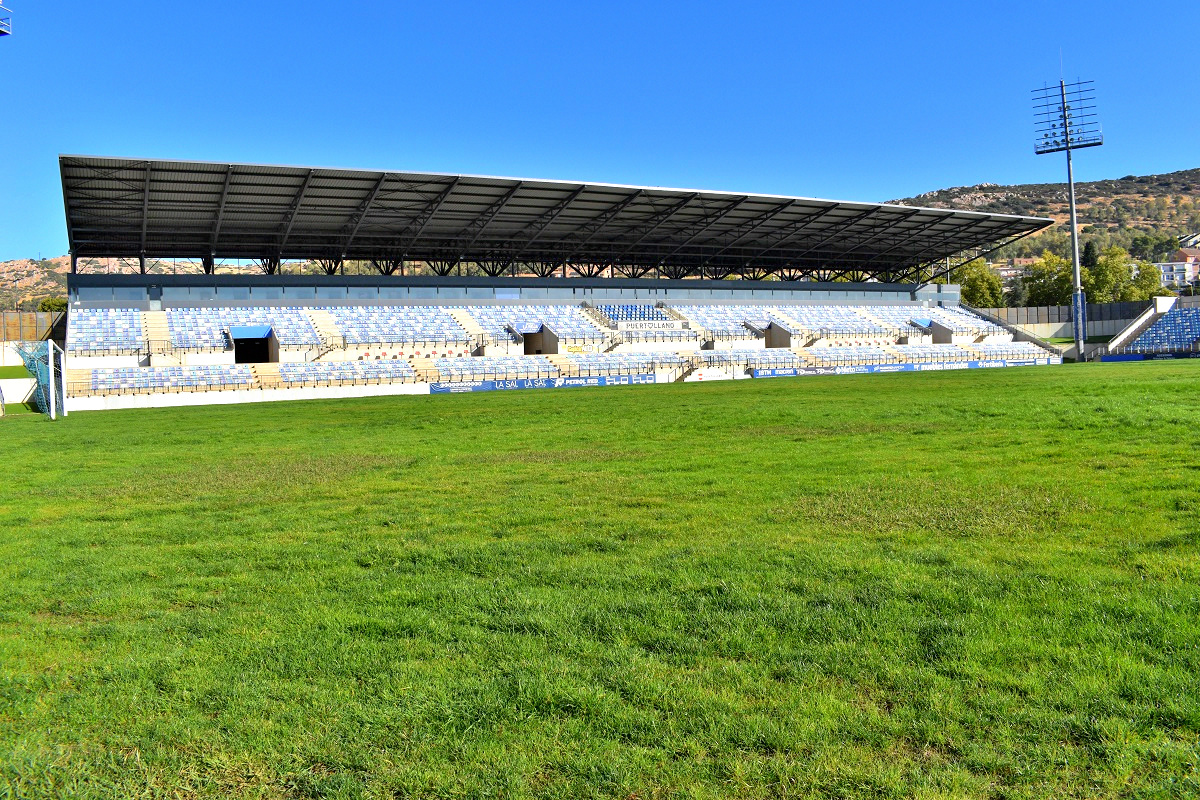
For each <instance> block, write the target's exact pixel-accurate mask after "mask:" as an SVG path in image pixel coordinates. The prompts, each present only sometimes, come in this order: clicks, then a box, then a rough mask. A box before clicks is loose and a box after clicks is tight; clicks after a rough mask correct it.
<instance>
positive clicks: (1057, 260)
mask: <svg viewBox="0 0 1200 800" xmlns="http://www.w3.org/2000/svg"><path fill="white" fill-rule="evenodd" d="M1072 283H1073V281H1072V278H1071V262H1070V261H1068V260H1067V259H1065V258H1063V257H1062V256H1058V255H1055V254H1054V253H1051V252H1050V251H1049V250H1046V251H1043V252H1042V257H1041V258H1039V259H1038V260H1037V261H1035V262H1033V264H1031V265H1030V266H1029V272H1028V274H1026V276H1025V288H1026V290H1027V291H1028V293H1029V294H1028V302H1029V305H1031V306H1065V305H1069V304H1070V302H1071V287H1072Z"/></svg>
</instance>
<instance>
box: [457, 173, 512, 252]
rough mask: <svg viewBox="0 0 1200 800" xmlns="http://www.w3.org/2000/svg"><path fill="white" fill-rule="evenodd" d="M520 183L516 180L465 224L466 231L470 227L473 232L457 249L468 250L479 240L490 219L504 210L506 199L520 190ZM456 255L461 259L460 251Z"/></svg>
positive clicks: (506, 203)
mask: <svg viewBox="0 0 1200 800" xmlns="http://www.w3.org/2000/svg"><path fill="white" fill-rule="evenodd" d="M522 185H523V184H522V182H521V181H517V183H516V185H514V186H513V187H512V188H511V189H509V190H508V191H507V192H505V193H504V194H503V195H501V196H500V197H498V198H496V200H495V202H493V203H492V204H491V205H490V206H488V207H487V208H485V209H484V210H483V213H482V214H480V215H479V216H478V217H476V218H475V219H473V220H471V222H470V224H469V225H467V232H469V233H470V232H471V231H472V229H474V232H473V233H471V238H470V240H469V241H467V242H466V244H464V245H462V246H461V247H459V250H469V249H471V247H473V246H474V245H475V242H477V241H479V237H480V236H482V235H483V231H484V229H486V228H487V226H488V225H490V224H491V223H492V220H494V219H495V218H496V215H497V214H499V213H500V212H501V211H503V210H504V207H505V206H506V205H508V201H509V200H512V199H513V195H515V194H516V193H517V192H518V191H520V189H521V186H522ZM458 257H459V258H460V259H461V258H463V257H464V256H463V254H462V253H460V254H459V256H458Z"/></svg>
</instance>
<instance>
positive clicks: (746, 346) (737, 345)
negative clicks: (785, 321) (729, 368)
mask: <svg viewBox="0 0 1200 800" xmlns="http://www.w3.org/2000/svg"><path fill="white" fill-rule="evenodd" d="M766 346H767V340H766V339H760V338H758V337H757V336H756V337H754V338H753V339H714V340H713V343H712V347H711V348H709V349H712V350H761V349H764V348H766Z"/></svg>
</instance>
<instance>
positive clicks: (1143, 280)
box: [1121, 261, 1171, 300]
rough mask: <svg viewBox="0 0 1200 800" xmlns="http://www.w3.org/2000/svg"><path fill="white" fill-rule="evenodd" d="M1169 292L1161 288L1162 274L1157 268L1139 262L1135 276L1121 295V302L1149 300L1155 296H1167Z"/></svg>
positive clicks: (1145, 262)
mask: <svg viewBox="0 0 1200 800" xmlns="http://www.w3.org/2000/svg"><path fill="white" fill-rule="evenodd" d="M1168 294H1171V292H1169V291H1167V290H1166V289H1164V288H1163V286H1162V273H1161V272H1160V271H1159V269H1158V267H1156V266H1154V265H1153V264H1151V263H1150V262H1149V261H1139V262H1138V263H1137V274H1136V275H1134V277H1133V280H1132V281H1130V283H1129V286H1127V287H1126V288H1125V292H1124V294H1123V295H1122V297H1121V299H1122V300H1149V299H1150V298H1151V297H1155V296H1157V295H1168Z"/></svg>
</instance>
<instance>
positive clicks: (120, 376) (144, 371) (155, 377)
mask: <svg viewBox="0 0 1200 800" xmlns="http://www.w3.org/2000/svg"><path fill="white" fill-rule="evenodd" d="M253 382H254V375H253V373H252V372H251V371H250V367H249V366H247V365H245V364H214V365H204V366H194V367H102V368H99V369H94V370H92V391H93V392H96V393H104V392H120V391H170V390H172V389H185V388H192V389H219V388H239V387H244V386H249V385H250V384H252V383H253Z"/></svg>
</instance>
